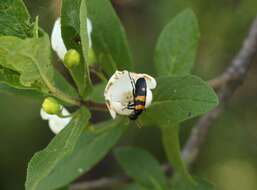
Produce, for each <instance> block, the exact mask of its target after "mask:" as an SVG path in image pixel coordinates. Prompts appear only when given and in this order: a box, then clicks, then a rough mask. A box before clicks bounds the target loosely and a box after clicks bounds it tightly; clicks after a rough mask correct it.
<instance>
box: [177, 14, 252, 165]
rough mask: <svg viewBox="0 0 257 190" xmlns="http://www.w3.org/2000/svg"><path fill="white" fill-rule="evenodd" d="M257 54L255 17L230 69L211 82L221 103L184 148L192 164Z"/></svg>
mask: <svg viewBox="0 0 257 190" xmlns="http://www.w3.org/2000/svg"><path fill="white" fill-rule="evenodd" d="M256 54H257V17H256V18H255V20H254V22H253V24H252V26H251V28H250V32H249V35H248V36H247V38H246V39H245V41H244V43H243V46H242V48H241V50H240V51H239V53H238V55H237V56H236V57H235V58H234V60H233V61H232V63H231V65H230V66H229V67H228V69H227V70H226V71H225V72H224V73H223V74H222V75H221V76H219V77H218V78H216V79H214V80H212V81H211V84H212V85H213V86H214V87H216V88H219V89H220V90H219V91H218V95H219V99H220V104H219V106H217V107H216V108H215V109H214V110H212V111H211V112H209V113H208V114H207V115H205V116H203V117H202V118H201V119H200V120H199V121H198V123H197V125H196V127H195V128H194V129H193V130H192V133H191V135H190V137H189V139H188V141H187V143H186V145H185V147H184V149H183V152H182V157H183V159H184V160H185V161H186V162H187V164H188V165H191V164H192V163H193V162H194V161H195V160H196V158H197V156H198V153H199V150H200V148H201V145H202V144H203V142H204V141H205V139H206V137H207V134H208V130H209V128H210V126H211V124H212V123H213V122H214V121H215V120H216V119H217V118H218V117H219V116H220V114H221V113H222V112H223V110H224V106H225V105H226V103H228V101H229V100H230V98H231V97H232V96H233V94H234V92H235V91H236V90H237V88H238V87H239V86H240V85H242V83H243V80H244V79H245V77H246V74H247V71H248V69H249V67H250V64H251V63H253V60H254V58H255V56H256Z"/></svg>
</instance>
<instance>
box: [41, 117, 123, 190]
mask: <svg viewBox="0 0 257 190" xmlns="http://www.w3.org/2000/svg"><path fill="white" fill-rule="evenodd" d="M122 122H123V121H121V120H115V121H109V122H104V123H101V124H98V125H96V126H94V128H96V129H95V130H85V131H84V132H83V133H82V134H81V136H80V139H79V140H78V143H77V145H76V147H75V149H74V151H73V153H72V154H70V155H68V156H66V157H65V158H64V159H62V160H61V161H60V162H58V164H57V165H56V166H55V169H54V171H53V172H52V173H51V174H49V175H48V176H47V177H46V178H45V179H44V180H43V181H42V183H41V184H40V185H39V186H38V189H37V190H48V189H49V190H50V189H57V188H59V187H62V186H65V185H68V184H69V183H70V182H72V181H73V180H74V179H76V178H77V177H79V176H81V175H82V174H83V173H85V172H87V171H89V170H90V169H91V168H92V167H93V166H95V165H96V164H97V163H98V162H99V161H100V160H101V159H102V158H103V157H104V156H105V155H106V154H107V153H108V152H109V151H110V149H111V148H112V147H113V146H114V145H115V143H116V142H117V141H118V140H119V138H120V136H121V135H122V134H123V132H124V129H125V128H126V124H123V123H124V122H123V123H122ZM63 174H65V175H63Z"/></svg>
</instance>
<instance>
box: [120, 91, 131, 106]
mask: <svg viewBox="0 0 257 190" xmlns="http://www.w3.org/2000/svg"><path fill="white" fill-rule="evenodd" d="M133 101H134V97H133V93H132V92H131V91H127V92H124V93H123V94H122V96H121V104H122V105H123V106H127V105H128V104H129V103H132V102H133Z"/></svg>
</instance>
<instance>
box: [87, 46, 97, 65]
mask: <svg viewBox="0 0 257 190" xmlns="http://www.w3.org/2000/svg"><path fill="white" fill-rule="evenodd" d="M88 63H89V65H93V64H94V63H96V56H95V52H94V50H93V48H89V50H88Z"/></svg>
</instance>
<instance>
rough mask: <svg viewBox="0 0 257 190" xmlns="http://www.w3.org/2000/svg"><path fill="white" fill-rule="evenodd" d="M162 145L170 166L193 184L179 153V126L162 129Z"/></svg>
mask: <svg viewBox="0 0 257 190" xmlns="http://www.w3.org/2000/svg"><path fill="white" fill-rule="evenodd" d="M161 130H162V143H163V147H164V150H165V152H166V155H167V158H168V160H169V162H170V164H171V165H172V166H173V167H174V168H175V170H176V171H177V172H178V174H180V175H181V176H183V177H184V178H185V179H187V180H188V181H189V182H190V183H193V184H194V183H195V182H194V180H193V178H192V176H191V175H190V174H189V172H188V170H187V168H186V166H185V164H184V162H183V160H182V157H181V153H180V142H179V126H178V125H174V126H165V127H162V129H161Z"/></svg>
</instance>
